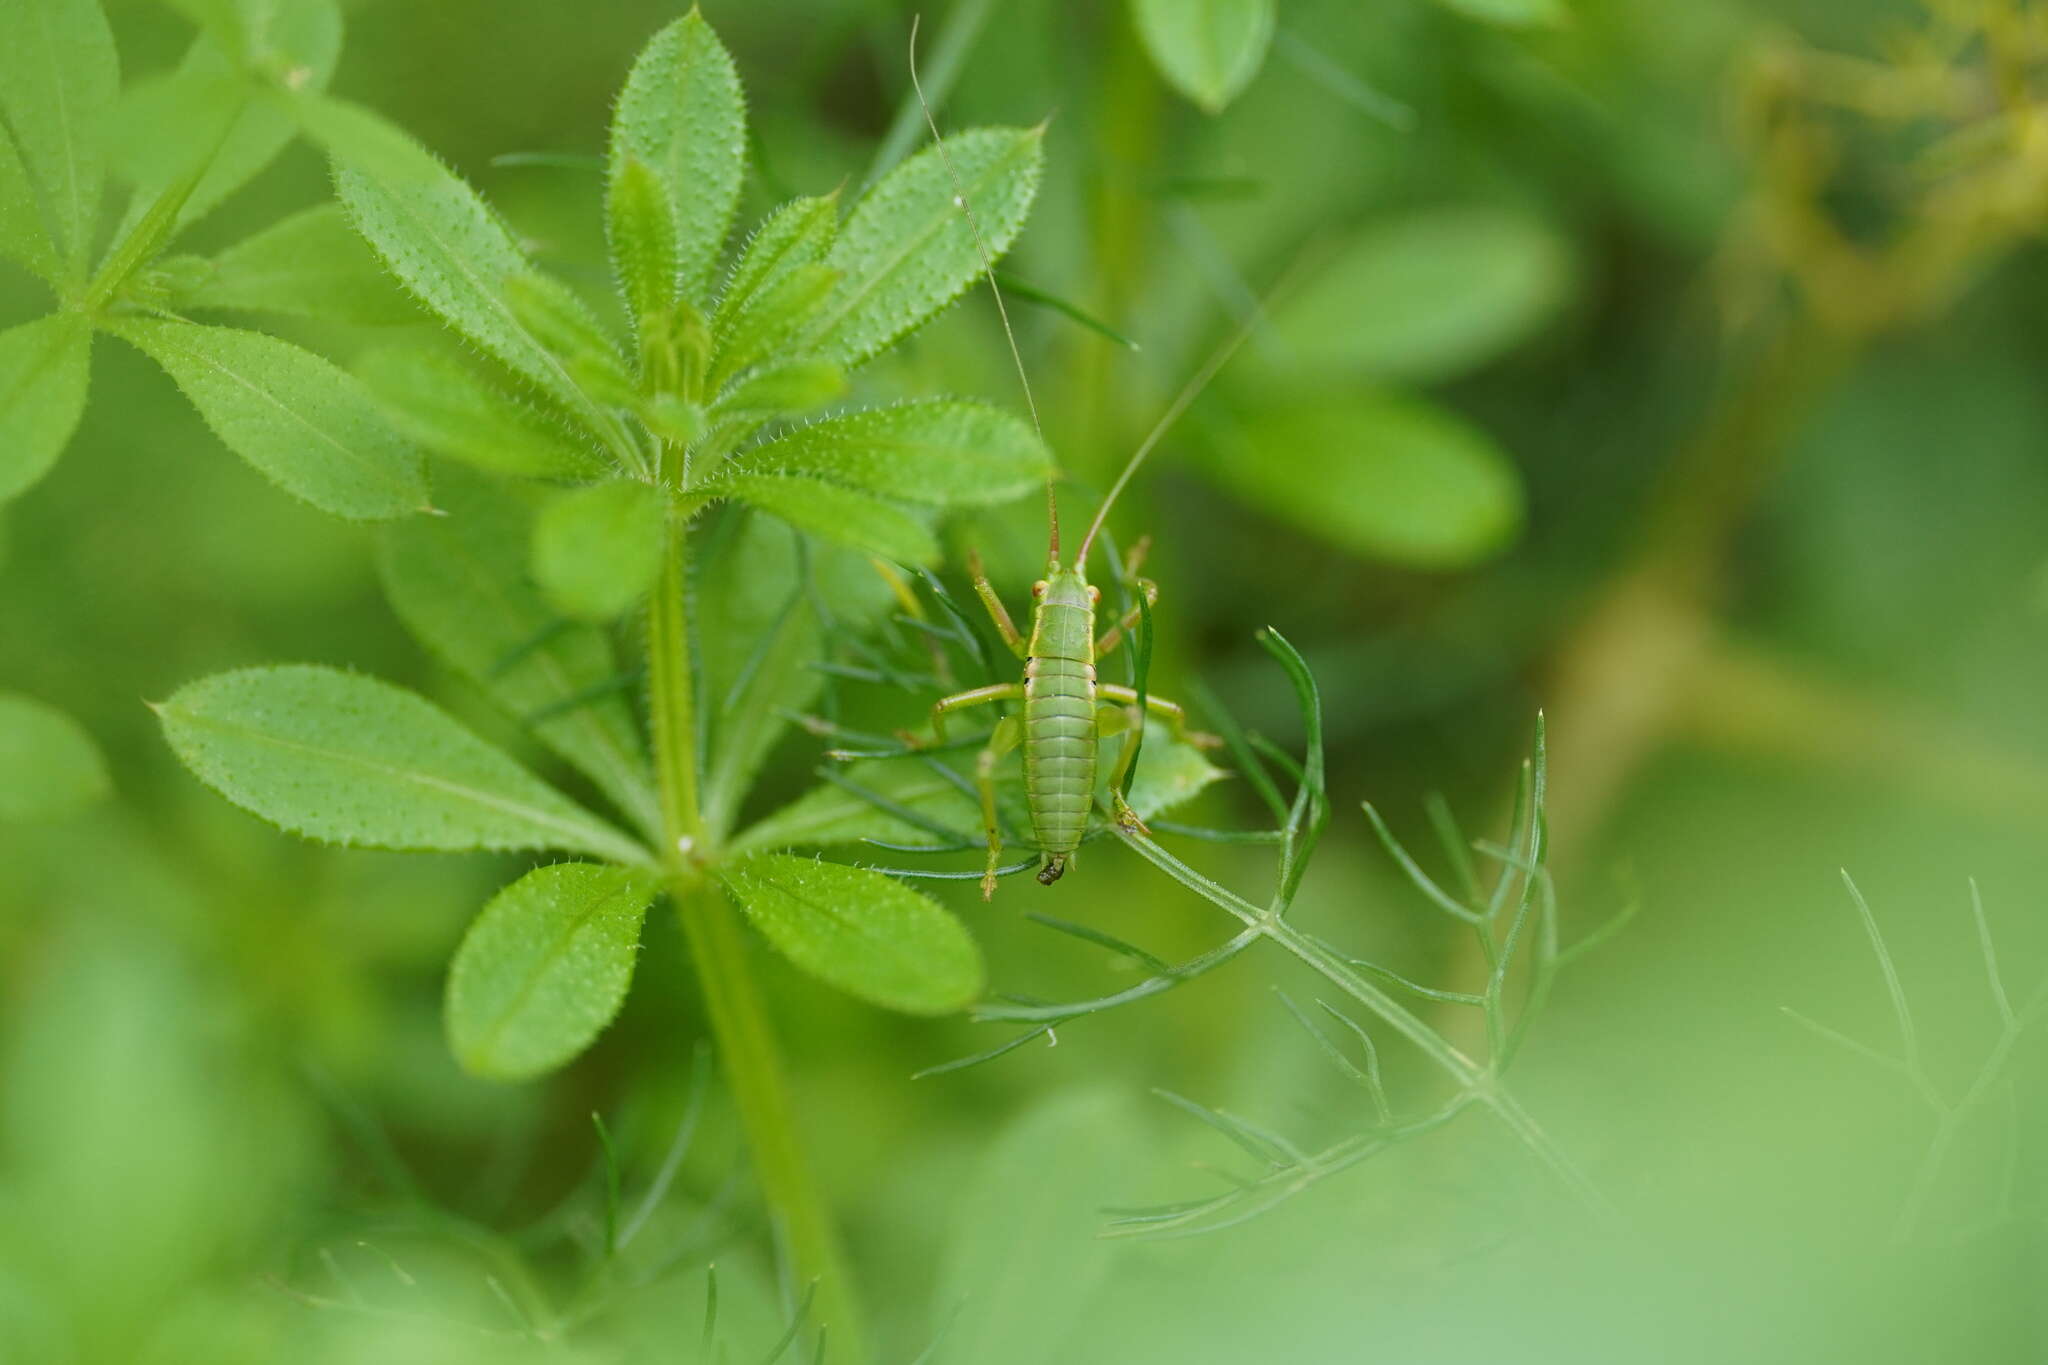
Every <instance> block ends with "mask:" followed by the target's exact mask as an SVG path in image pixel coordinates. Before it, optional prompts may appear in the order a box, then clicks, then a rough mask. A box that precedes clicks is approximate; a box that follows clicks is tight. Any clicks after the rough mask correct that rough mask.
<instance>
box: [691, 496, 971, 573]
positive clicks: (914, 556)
mask: <svg viewBox="0 0 2048 1365" xmlns="http://www.w3.org/2000/svg"><path fill="white" fill-rule="evenodd" d="M716 487H717V491H718V492H719V493H720V494H721V495H722V496H724V497H729V498H737V499H738V500H739V501H741V502H744V503H746V504H747V505H748V506H750V507H754V508H758V509H759V510H761V511H763V512H766V513H768V514H769V515H770V516H775V517H780V518H781V519H782V520H784V521H786V522H788V523H789V524H790V525H792V526H794V527H796V528H797V529H799V530H803V531H809V532H810V533H811V534H812V535H816V536H823V537H824V538H825V539H827V540H830V541H833V542H835V543H837V544H840V545H846V546H850V547H852V548H853V549H856V550H865V551H867V552H868V553H870V554H877V555H880V556H882V557H883V558H884V559H893V560H895V561H897V562H898V563H901V564H930V563H932V562H933V561H934V560H936V559H937V558H938V557H939V543H938V541H937V540H935V539H933V537H932V533H931V531H930V529H929V528H928V527H926V526H925V525H924V524H923V523H922V522H919V521H918V520H917V519H916V518H914V517H912V516H911V515H910V514H909V513H908V512H905V511H904V510H903V509H902V508H900V507H896V506H893V505H891V504H889V503H886V502H883V501H882V500H881V499H879V498H874V497H870V496H869V495H867V494H866V493H861V492H857V491H855V490H854V489H851V488H842V487H840V486H839V485H838V484H832V483H826V482H825V481H824V480H823V479H814V478H811V477H809V476H807V475H802V474H735V475H733V476H732V477H730V478H725V479H721V480H719V482H718V484H717V486H716Z"/></svg>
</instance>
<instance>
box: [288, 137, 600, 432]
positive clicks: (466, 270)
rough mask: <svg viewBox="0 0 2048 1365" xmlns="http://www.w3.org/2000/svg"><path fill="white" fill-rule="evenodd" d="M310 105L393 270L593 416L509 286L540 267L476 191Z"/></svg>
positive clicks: (353, 213)
mask: <svg viewBox="0 0 2048 1365" xmlns="http://www.w3.org/2000/svg"><path fill="white" fill-rule="evenodd" d="M308 110H309V114H308V121H309V126H310V127H311V128H312V130H313V131H314V134H315V135H316V136H318V137H320V138H321V139H322V140H323V141H324V142H325V143H326V144H327V146H328V148H329V150H330V151H331V152H332V153H333V155H334V158H335V161H336V164H337V166H338V168H339V169H338V173H337V175H336V177H335V187H336V190H337V191H338V192H339V194H340V196H341V202H342V204H343V205H344V206H345V207H346V208H347V209H348V212H349V216H350V218H351V220H352V221H353V222H354V223H355V225H356V228H357V230H358V231H360V232H361V233H362V234H363V236H364V237H365V238H367V239H368V240H369V243H370V245H371V246H372V247H373V248H375V250H376V252H377V254H378V256H379V257H380V258H382V260H383V261H384V264H385V266H386V268H388V269H389V270H390V271H391V273H392V274H393V275H395V276H396V277H397V278H398V280H399V282H400V283H402V284H403V285H405V287H406V288H407V289H409V290H410V291H412V293H413V295H414V296H415V297H416V298H418V299H419V301H420V302H421V303H423V304H425V305H426V306H427V307H428V308H430V309H432V310H433V311H434V312H435V313H436V314H438V315H439V316H440V318H441V320H442V321H444V322H446V323H447V324H448V325H449V326H450V327H452V328H454V329H455V330H456V331H457V332H459V333H460V334H462V335H463V336H465V337H467V338H468V339H469V340H470V341H472V342H474V343H475V344H476V345H478V346H480V347H482V348H483V349H484V350H485V351H487V352H489V353H490V354H492V355H494V356H496V357H497V358H498V359H499V360H502V361H503V362H504V363H505V364H507V365H509V366H510V367H511V368H512V369H513V370H514V371H516V372H517V373H518V374H520V375H522V376H523V377H525V378H526V379H528V380H530V381H532V382H533V383H534V384H537V385H538V386H540V388H541V390H542V391H543V392H545V393H547V394H549V395H550V396H551V397H553V398H555V399H556V400H558V401H560V402H562V403H564V404H566V405H567V406H568V408H569V409H570V410H571V411H572V412H576V413H578V414H579V415H585V416H590V417H593V419H594V412H595V409H594V407H593V405H592V404H591V401H590V399H589V398H588V396H586V395H585V394H584V392H583V390H582V389H581V388H580V387H579V386H578V384H577V383H576V380H575V379H574V378H573V377H572V376H571V374H570V373H569V369H568V366H567V363H566V362H565V361H564V359H563V358H562V357H561V356H559V355H557V354H556V353H555V352H554V351H552V350H550V349H549V348H548V346H547V345H546V343H545V342H544V341H543V340H542V339H541V338H540V337H538V336H536V335H535V334H534V332H533V330H532V329H531V327H530V326H529V319H528V318H527V317H523V316H522V315H521V312H520V310H519V309H518V308H517V307H515V306H514V304H513V301H512V296H511V292H510V288H509V286H510V285H511V282H512V281H513V280H515V279H520V278H522V277H525V276H527V275H529V274H530V273H531V270H532V267H531V266H530V265H529V263H528V262H527V260H526V257H525V256H524V254H523V253H521V251H520V250H519V247H518V246H517V244H515V243H514V242H513V240H512V235H511V233H509V232H507V231H506V229H505V226H504V224H503V223H501V222H500V221H499V220H498V218H497V217H496V215H494V214H493V213H492V212H491V210H490V208H489V206H487V205H486V204H485V203H484V201H483V200H482V199H481V198H480V197H478V195H477V193H476V191H475V190H473V189H471V188H470V187H469V186H468V185H467V184H466V183H465V182H464V181H463V180H462V179H461V178H460V177H459V176H457V175H456V174H455V173H454V172H453V171H451V170H449V169H448V168H447V167H446V166H444V165H442V164H441V163H440V162H439V161H438V160H436V159H435V158H434V156H433V155H432V154H431V153H429V152H428V151H427V150H426V149H425V148H423V147H421V146H420V145H419V144H418V143H416V142H414V141H413V140H412V139H411V138H409V137H407V136H406V135H405V134H403V133H401V132H399V131H398V130H397V129H395V128H392V127H391V126H390V125H388V124H386V123H384V122H383V121H382V120H380V119H377V118H375V116H373V115H369V114H366V113H364V112H362V111H359V110H355V109H352V108H350V107H348V106H346V105H340V104H337V103H333V102H328V101H321V102H309V103H308ZM595 325H596V324H595V323H594V322H592V323H591V326H592V328H593V329H594V328H595ZM596 425H597V426H598V427H599V428H600V429H601V428H602V422H601V421H597V422H596Z"/></svg>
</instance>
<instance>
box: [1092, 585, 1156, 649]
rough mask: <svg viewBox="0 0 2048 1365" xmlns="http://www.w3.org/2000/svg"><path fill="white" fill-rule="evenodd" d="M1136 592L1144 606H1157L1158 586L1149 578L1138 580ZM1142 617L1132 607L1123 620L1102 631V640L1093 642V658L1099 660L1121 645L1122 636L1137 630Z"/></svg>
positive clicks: (1138, 611) (1141, 611) (1142, 613)
mask: <svg viewBox="0 0 2048 1365" xmlns="http://www.w3.org/2000/svg"><path fill="white" fill-rule="evenodd" d="M1138 591H1139V592H1141V593H1143V594H1145V605H1146V606H1148V607H1156V606H1158V605H1159V585H1158V584H1157V583H1154V582H1153V581H1152V580H1151V579H1149V578H1141V579H1139V580H1138ZM1143 615H1144V612H1143V610H1142V609H1140V608H1138V607H1132V608H1131V609H1130V610H1129V611H1127V612H1125V613H1124V619H1123V620H1121V621H1118V622H1117V623H1116V624H1115V625H1113V626H1111V627H1110V628H1109V629H1108V630H1105V631H1103V632H1102V638H1101V639H1099V640H1097V641H1096V642H1095V657H1096V658H1097V659H1100V658H1101V657H1102V656H1103V655H1105V654H1107V653H1109V651H1111V650H1112V649H1115V648H1116V647H1117V646H1118V645H1120V644H1122V643H1123V642H1124V636H1126V635H1128V634H1129V633H1130V632H1132V631H1133V630H1136V629H1137V628H1138V622H1139V620H1140V619H1141V618H1142V617H1143Z"/></svg>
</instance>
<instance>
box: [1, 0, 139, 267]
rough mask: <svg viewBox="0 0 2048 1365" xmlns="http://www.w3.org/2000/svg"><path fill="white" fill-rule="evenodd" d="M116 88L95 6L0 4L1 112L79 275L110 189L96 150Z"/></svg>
mask: <svg viewBox="0 0 2048 1365" xmlns="http://www.w3.org/2000/svg"><path fill="white" fill-rule="evenodd" d="M120 84H121V71H120V61H119V58H118V57H116V55H115V52H114V35H113V33H112V31H111V30H109V29H108V27H107V20H106V16H105V15H104V14H102V13H101V12H100V7H99V4H98V3H97V0H26V2H24V0H10V3H8V4H4V5H0V114H5V115H6V120H7V124H8V126H9V127H10V128H11V129H13V131H14V144H15V150H16V151H18V152H19V153H20V155H21V162H22V165H23V166H24V167H25V168H26V169H27V171H28V173H29V176H30V178H31V181H32V183H33V184H34V186H35V189H36V193H37V197H38V199H39V201H40V202H41V204H42V205H43V208H44V211H45V212H46V213H47V214H48V222H49V225H50V229H51V231H52V233H53V235H54V237H55V244H56V247H57V254H58V256H59V257H60V258H62V259H63V261H64V262H65V264H66V267H67V268H68V269H69V271H70V272H71V273H73V274H74V275H76V274H82V273H83V271H84V269H85V265H86V255H87V253H88V252H89V251H90V249H91V247H92V235H93V229H94V228H95V227H96V226H97V225H98V219H99V207H100V194H101V191H102V189H103V188H104V186H105V184H106V173H107V170H106V165H107V163H106V155H105V151H104V149H103V148H102V147H101V145H100V137H101V134H102V132H103V131H104V127H105V123H106V119H107V112H108V110H109V109H111V108H112V107H113V104H114V99H115V96H116V94H117V93H118V91H119V88H120Z"/></svg>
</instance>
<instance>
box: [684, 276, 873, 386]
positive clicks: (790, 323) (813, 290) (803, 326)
mask: <svg viewBox="0 0 2048 1365" xmlns="http://www.w3.org/2000/svg"><path fill="white" fill-rule="evenodd" d="M840 279H841V275H840V272H839V271H837V270H835V269H833V268H832V267H831V266H829V265H799V266H794V267H792V268H791V269H790V270H789V271H788V273H786V274H784V275H782V276H781V277H780V278H778V279H777V280H775V281H774V282H773V283H772V284H768V285H764V286H763V287H762V289H761V291H760V293H758V294H757V295H755V296H754V299H753V301H752V302H751V303H749V304H748V306H747V307H746V308H744V309H742V310H741V311H740V313H739V315H738V316H737V317H735V318H734V320H733V324H732V329H731V331H730V332H728V333H726V334H725V335H724V336H723V337H721V338H720V339H719V341H718V345H717V358H716V359H715V361H714V362H713V363H712V366H711V374H710V380H709V387H710V388H711V389H712V390H714V391H716V390H718V389H722V388H724V387H725V383H726V381H727V380H729V379H731V378H732V377H733V376H734V375H736V374H740V373H742V372H743V371H745V370H748V369H751V368H752V367H753V366H755V365H758V364H760V363H761V362H762V361H764V360H766V359H768V358H769V356H770V355H771V354H773V353H774V352H776V351H786V350H797V351H802V350H805V349H807V348H806V347H805V346H804V345H801V344H799V343H798V341H797V338H798V337H799V336H800V335H802V334H803V333H805V332H807V331H808V330H810V329H811V328H812V327H813V326H814V325H815V319H816V317H817V314H818V310H819V309H820V308H821V307H823V306H824V303H825V300H826V299H827V298H828V297H829V296H830V295H831V294H832V291H833V289H834V288H835V287H836V286H837V285H838V284H839V282H840Z"/></svg>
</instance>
